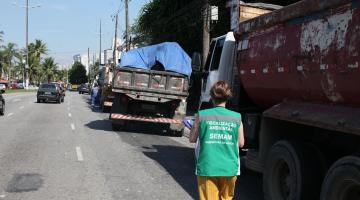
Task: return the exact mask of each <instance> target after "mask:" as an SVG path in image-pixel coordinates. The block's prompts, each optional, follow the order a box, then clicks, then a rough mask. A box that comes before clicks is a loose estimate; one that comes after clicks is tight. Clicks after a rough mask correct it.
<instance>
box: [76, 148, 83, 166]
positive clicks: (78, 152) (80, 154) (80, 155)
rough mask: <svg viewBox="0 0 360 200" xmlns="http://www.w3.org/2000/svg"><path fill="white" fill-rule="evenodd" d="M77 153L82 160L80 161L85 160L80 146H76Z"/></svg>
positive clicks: (78, 158) (79, 159)
mask: <svg viewBox="0 0 360 200" xmlns="http://www.w3.org/2000/svg"><path fill="white" fill-rule="evenodd" d="M76 155H77V160H78V161H80V162H81V161H84V157H83V154H82V152H81V149H80V147H76Z"/></svg>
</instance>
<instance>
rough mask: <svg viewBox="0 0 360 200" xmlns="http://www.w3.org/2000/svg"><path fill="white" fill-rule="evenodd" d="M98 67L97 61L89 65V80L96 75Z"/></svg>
mask: <svg viewBox="0 0 360 200" xmlns="http://www.w3.org/2000/svg"><path fill="white" fill-rule="evenodd" d="M99 68H100V63H99V61H96V62H95V64H93V65H91V66H90V71H89V82H92V81H93V80H94V79H95V77H96V75H98V74H99Z"/></svg>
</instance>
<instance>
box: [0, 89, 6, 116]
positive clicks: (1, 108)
mask: <svg viewBox="0 0 360 200" xmlns="http://www.w3.org/2000/svg"><path fill="white" fill-rule="evenodd" d="M4 92H5V90H0V115H4V113H5V99H4V97H3V96H2V94H3V93H4Z"/></svg>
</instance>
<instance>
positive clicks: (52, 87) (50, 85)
mask: <svg viewBox="0 0 360 200" xmlns="http://www.w3.org/2000/svg"><path fill="white" fill-rule="evenodd" d="M40 88H41V89H54V88H56V86H55V84H41V85H40Z"/></svg>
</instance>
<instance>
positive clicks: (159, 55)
mask: <svg viewBox="0 0 360 200" xmlns="http://www.w3.org/2000/svg"><path fill="white" fill-rule="evenodd" d="M156 61H158V62H160V63H161V64H162V65H163V66H164V68H165V70H166V71H173V72H178V73H181V74H184V75H187V76H189V77H190V75H191V71H192V70H191V59H190V57H189V56H188V55H187V54H186V52H185V51H184V50H183V49H182V48H181V47H180V45H179V44H178V43H176V42H164V43H160V44H156V45H151V46H146V47H142V48H138V49H132V50H130V51H128V52H126V53H124V54H123V55H122V56H121V61H120V63H119V64H118V65H117V67H118V68H122V67H134V68H140V69H151V67H153V66H154V65H155V63H156Z"/></svg>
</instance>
